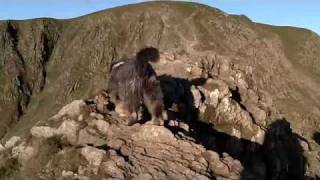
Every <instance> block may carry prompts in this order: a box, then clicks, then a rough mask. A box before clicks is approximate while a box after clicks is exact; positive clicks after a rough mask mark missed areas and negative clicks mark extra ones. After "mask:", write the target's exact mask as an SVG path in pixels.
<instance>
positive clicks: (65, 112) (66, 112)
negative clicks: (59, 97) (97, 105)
mask: <svg viewBox="0 0 320 180" xmlns="http://www.w3.org/2000/svg"><path fill="white" fill-rule="evenodd" d="M81 114H85V115H87V114H88V107H87V105H86V103H85V102H84V101H83V100H75V101H72V102H71V103H69V104H67V105H66V106H64V107H63V108H62V109H61V110H60V111H59V113H58V115H60V116H69V117H70V118H74V119H78V116H80V115H81Z"/></svg>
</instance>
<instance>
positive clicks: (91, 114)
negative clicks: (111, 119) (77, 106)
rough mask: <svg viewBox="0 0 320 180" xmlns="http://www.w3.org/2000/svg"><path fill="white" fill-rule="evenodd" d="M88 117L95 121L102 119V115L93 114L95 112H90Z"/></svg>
mask: <svg viewBox="0 0 320 180" xmlns="http://www.w3.org/2000/svg"><path fill="white" fill-rule="evenodd" d="M90 117H93V118H95V119H103V118H104V117H103V115H102V114H99V113H95V112H91V113H90Z"/></svg>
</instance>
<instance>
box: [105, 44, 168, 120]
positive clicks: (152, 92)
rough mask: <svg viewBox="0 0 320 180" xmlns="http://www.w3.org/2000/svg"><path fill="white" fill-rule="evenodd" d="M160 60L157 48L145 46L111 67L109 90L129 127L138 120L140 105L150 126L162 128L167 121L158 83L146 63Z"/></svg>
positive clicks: (151, 69) (117, 109)
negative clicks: (165, 120) (126, 118)
mask: <svg viewBox="0 0 320 180" xmlns="http://www.w3.org/2000/svg"><path fill="white" fill-rule="evenodd" d="M159 57H160V56H159V51H158V49H156V48H153V47H147V48H144V49H141V50H140V51H139V52H138V53H137V54H136V55H135V56H133V57H130V58H126V59H121V60H119V61H117V62H114V63H112V65H111V75H110V79H109V85H108V91H109V93H110V97H111V99H112V100H113V101H114V103H115V104H116V111H117V112H118V113H119V114H120V116H129V122H128V124H129V125H132V124H134V123H136V122H137V121H138V120H139V110H140V107H141V106H142V105H144V106H145V107H146V108H147V110H148V111H149V113H150V114H151V116H152V123H153V124H157V125H163V120H164V119H166V117H165V113H164V108H163V95H162V91H161V88H160V82H159V80H158V79H157V75H156V73H155V71H154V69H153V68H152V66H151V65H150V64H149V62H157V61H159Z"/></svg>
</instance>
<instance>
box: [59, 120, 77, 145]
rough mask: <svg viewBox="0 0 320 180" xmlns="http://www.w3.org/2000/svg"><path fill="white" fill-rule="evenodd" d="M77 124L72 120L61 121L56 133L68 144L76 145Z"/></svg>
mask: <svg viewBox="0 0 320 180" xmlns="http://www.w3.org/2000/svg"><path fill="white" fill-rule="evenodd" d="M79 128H80V127H79V124H77V122H76V121H74V120H66V121H63V122H62V124H61V125H60V127H59V128H58V130H57V131H58V133H59V134H61V135H63V137H64V138H66V139H67V141H68V142H69V143H70V144H76V143H77V140H78V136H77V134H78V131H79Z"/></svg>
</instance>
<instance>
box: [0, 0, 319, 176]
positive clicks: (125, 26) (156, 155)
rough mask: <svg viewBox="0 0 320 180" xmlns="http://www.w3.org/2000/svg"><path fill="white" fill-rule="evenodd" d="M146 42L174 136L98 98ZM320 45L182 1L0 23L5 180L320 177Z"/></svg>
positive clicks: (300, 33) (1, 171)
mask: <svg viewBox="0 0 320 180" xmlns="http://www.w3.org/2000/svg"><path fill="white" fill-rule="evenodd" d="M145 46H154V47H157V48H159V50H160V52H161V54H160V62H159V63H157V64H152V66H153V67H154V69H155V71H156V73H157V75H158V79H159V80H160V85H161V89H162V92H163V94H164V102H165V106H166V110H167V113H168V118H169V119H168V121H167V122H166V124H165V126H154V125H150V124H148V121H146V122H144V121H140V123H138V124H135V125H133V126H126V125H125V122H126V121H127V119H126V118H125V117H119V114H117V112H115V111H114V108H117V107H113V106H114V105H113V104H111V103H110V99H109V97H108V94H107V92H105V91H101V90H102V89H105V88H106V86H107V80H108V76H109V72H110V71H109V70H110V67H109V66H110V63H111V62H113V61H115V60H118V59H119V58H121V57H123V56H129V55H132V54H134V53H135V52H137V51H138V50H139V49H141V48H142V47H145ZM319 47H320V40H319V37H318V35H316V34H315V33H312V32H310V31H308V30H304V29H299V28H291V27H274V26H268V25H262V24H257V23H253V22H251V21H250V20H249V19H247V18H246V17H245V16H234V15H228V14H225V13H223V12H221V11H220V10H217V9H214V8H211V7H207V6H203V5H199V4H195V3H184V2H149V3H141V4H137V5H130V6H124V7H120V8H114V9H110V10H106V11H102V12H98V13H95V14H91V15H88V16H83V17H80V18H76V19H72V20H54V19H36V20H26V21H0V54H1V56H0V115H1V116H0V137H2V140H1V142H0V179H21V178H22V179H26V178H27V179H40V178H41V179H103V178H105V179H108V178H115V179H131V178H132V179H214V178H216V179H272V178H275V177H277V178H279V179H297V178H298V179H303V178H304V177H307V176H308V177H309V176H310V177H316V176H318V177H319V176H320V172H319V170H320V168H319V164H320V163H319V149H320V147H319V138H318V134H319V128H320V127H319V122H318V119H319V118H320V104H319V102H318V101H317V99H320V94H319V91H318V89H319V88H320V85H319V84H320V82H319V78H318V77H319V75H320V70H319V66H318V65H319V61H318V57H319V55H320V51H319ZM91 97H92V98H91ZM66 160H67V162H66Z"/></svg>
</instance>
